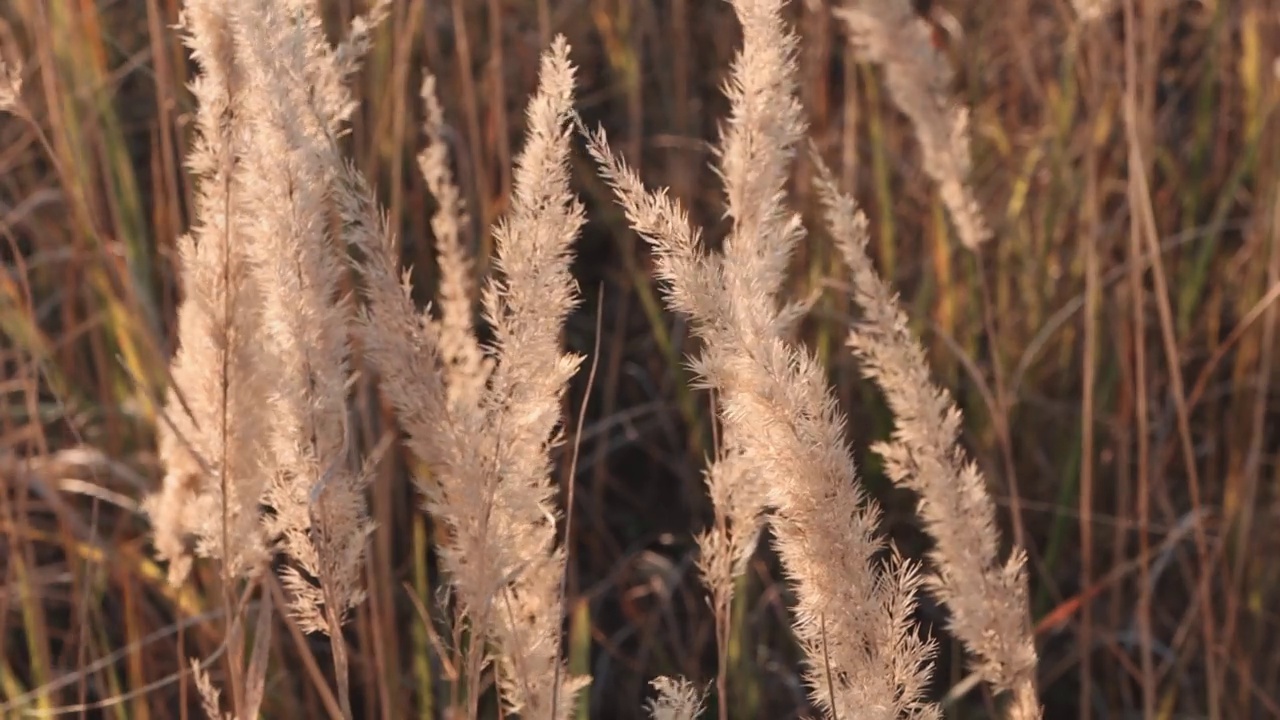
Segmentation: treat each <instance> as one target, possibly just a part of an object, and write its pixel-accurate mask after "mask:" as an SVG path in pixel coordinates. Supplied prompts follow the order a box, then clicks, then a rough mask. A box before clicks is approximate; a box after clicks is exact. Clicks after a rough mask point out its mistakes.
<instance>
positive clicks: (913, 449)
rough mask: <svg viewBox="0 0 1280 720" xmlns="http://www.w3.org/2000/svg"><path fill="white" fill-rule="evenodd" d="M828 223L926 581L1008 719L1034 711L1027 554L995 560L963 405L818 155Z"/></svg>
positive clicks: (853, 341) (855, 337) (890, 468)
mask: <svg viewBox="0 0 1280 720" xmlns="http://www.w3.org/2000/svg"><path fill="white" fill-rule="evenodd" d="M815 166H816V167H817V168H818V183H817V186H818V191H819V196H820V198H821V200H822V203H823V206H824V209H825V211H826V212H825V214H826V219H827V223H828V227H829V229H830V232H831V235H832V237H834V238H835V239H836V242H837V244H838V245H839V247H840V250H841V253H842V255H843V256H844V260H845V263H846V265H848V267H849V270H850V275H851V281H852V284H853V296H854V299H855V300H856V301H857V303H858V305H859V306H860V307H861V308H862V311H863V319H862V321H861V322H859V323H857V324H856V325H855V326H854V328H853V329H852V330H851V331H850V333H849V340H848V344H849V347H850V348H852V349H853V352H854V353H855V354H856V355H857V357H858V358H859V359H860V360H861V361H862V371H863V373H864V374H865V375H866V376H867V377H868V378H870V379H871V380H873V381H875V382H876V384H877V385H878V386H879V387H880V389H881V391H882V392H884V394H885V397H886V398H887V399H888V401H889V409H890V410H892V412H893V417H894V422H895V426H896V427H895V430H894V434H893V439H892V440H891V441H889V442H881V443H877V444H876V445H875V446H874V450H875V451H876V452H877V453H879V454H880V455H881V456H882V457H883V458H884V459H885V470H886V473H887V474H888V476H889V478H890V479H891V480H893V482H894V483H896V484H898V485H901V486H903V487H905V488H908V489H910V490H912V491H913V492H915V493H916V494H917V495H918V496H919V498H920V503H919V510H920V515H921V517H922V519H923V520H924V526H925V529H926V530H927V531H928V532H929V534H930V535H932V536H933V538H934V541H935V542H934V547H933V550H932V552H931V553H930V556H931V559H932V560H933V565H934V572H932V573H931V574H930V575H929V578H928V580H927V583H926V585H927V587H928V588H929V590H930V591H931V592H932V593H933V594H934V596H935V597H937V599H938V600H939V601H940V602H942V603H944V604H945V605H946V606H947V607H948V608H949V609H950V610H951V619H950V622H949V629H950V631H951V633H952V634H953V635H955V637H957V638H958V639H959V640H960V641H961V642H962V643H963V644H964V646H965V648H966V649H967V650H968V651H969V653H970V654H971V655H972V657H973V660H974V664H975V666H976V668H977V670H978V672H979V673H981V675H982V677H983V678H984V679H985V680H987V681H988V682H990V683H991V684H992V685H993V686H994V687H995V688H996V689H997V690H999V691H1002V692H1009V693H1012V695H1013V704H1012V706H1011V707H1010V710H1009V717H1011V718H1015V719H1016V720H1029V719H1031V718H1038V717H1040V708H1039V705H1038V701H1037V700H1036V693H1035V669H1036V648H1035V643H1034V640H1033V638H1032V634H1031V628H1030V625H1029V617H1030V610H1029V605H1028V598H1027V578H1026V557H1025V555H1024V553H1023V552H1022V550H1021V549H1016V550H1015V551H1014V552H1013V553H1012V554H1011V555H1010V556H1009V558H1008V559H1007V560H1005V561H1001V560H1000V559H999V539H1000V532H999V530H998V529H997V527H996V517H995V515H996V512H995V503H994V502H993V501H992V498H991V494H990V492H989V491H988V490H987V485H986V481H985V479H984V478H983V476H982V473H981V472H980V471H979V470H978V467H977V465H976V464H974V463H973V462H971V461H969V460H968V459H966V457H965V455H964V451H963V450H962V449H961V448H960V445H959V442H958V436H959V431H960V422H961V415H960V411H959V410H958V409H957V408H956V407H955V404H954V403H953V402H952V399H951V395H950V394H949V393H948V392H947V391H946V390H944V389H942V388H939V387H938V386H937V385H936V384H935V383H934V382H933V381H932V378H931V377H930V375H929V366H928V361H927V359H926V357H925V352H924V348H923V347H921V346H920V343H919V342H918V341H917V340H916V339H915V337H914V336H913V335H912V334H911V330H910V327H909V326H908V324H907V317H906V313H904V312H903V311H902V309H901V307H900V306H899V304H898V298H897V296H896V295H895V294H894V293H893V292H892V290H891V289H890V288H889V286H888V284H887V283H886V282H885V281H884V280H883V279H882V278H881V277H880V275H879V273H877V272H876V270H875V267H874V266H873V265H872V263H871V259H870V258H869V257H868V256H867V250H866V247H867V242H868V237H869V235H868V232H867V219H866V216H865V215H863V214H862V212H861V211H860V210H859V209H858V208H857V206H856V204H855V203H854V201H853V199H852V198H849V197H848V196H846V195H844V194H842V193H841V192H840V191H839V190H838V189H837V187H836V184H835V179H834V178H833V176H832V175H831V173H830V172H829V171H828V170H827V169H826V167H825V166H824V165H823V164H822V161H821V159H820V158H817V157H816V154H815Z"/></svg>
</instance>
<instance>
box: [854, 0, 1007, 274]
mask: <svg viewBox="0 0 1280 720" xmlns="http://www.w3.org/2000/svg"><path fill="white" fill-rule="evenodd" d="M836 13H837V14H838V15H839V16H840V17H841V18H842V19H843V20H844V23H845V26H846V27H847V28H848V30H849V35H850V40H851V43H852V45H853V48H854V50H855V51H856V52H857V53H858V54H859V55H860V56H861V57H862V58H863V59H864V60H868V61H870V62H874V63H876V64H878V65H880V66H881V67H883V68H884V78H885V84H886V85H887V86H888V88H889V94H890V96H891V97H892V98H893V101H894V103H896V104H897V106H898V108H899V109H901V110H902V112H903V113H904V114H905V115H906V116H907V118H908V119H910V120H911V124H912V126H913V127H914V128H915V135H916V139H917V140H919V142H920V149H921V151H922V153H923V156H924V170H925V172H926V173H927V174H928V175H929V177H931V178H933V180H934V182H936V183H938V191H939V192H940V193H941V195H942V202H943V205H945V206H946V208H947V212H948V213H949V214H950V215H951V221H952V223H954V224H955V227H956V232H957V233H959V235H960V242H961V243H963V244H964V246H965V247H967V248H969V249H970V250H972V249H975V248H977V247H978V246H979V245H981V244H982V243H984V242H986V241H987V240H989V239H990V238H991V230H990V228H989V227H988V226H987V222H986V219H985V217H984V216H983V212H982V207H981V206H980V205H979V204H978V201H977V199H976V198H975V197H974V196H973V189H972V187H971V185H970V183H969V173H970V170H971V167H970V166H971V162H970V158H969V110H968V108H966V107H964V106H963V105H960V104H959V103H957V102H956V101H955V100H954V99H953V98H952V90H951V83H952V78H953V75H954V73H953V71H952V70H951V65H950V64H949V61H948V60H947V58H946V56H945V55H943V54H942V52H941V51H939V50H938V48H937V47H936V46H935V45H934V44H933V42H932V40H931V38H930V35H931V30H930V28H929V26H928V24H927V23H926V22H925V21H924V20H923V19H922V18H921V17H920V16H919V15H917V14H916V12H915V9H914V8H912V6H911V2H910V1H909V0H849V2H847V3H846V4H845V5H844V6H843V7H841V8H838V9H837V10H836Z"/></svg>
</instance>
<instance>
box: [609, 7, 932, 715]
mask: <svg viewBox="0 0 1280 720" xmlns="http://www.w3.org/2000/svg"><path fill="white" fill-rule="evenodd" d="M781 6H782V3H781V2H778V1H777V0H738V1H737V2H734V8H735V10H736V12H737V14H738V17H739V20H740V21H741V23H742V26H743V48H742V51H741V53H740V54H739V55H738V57H737V58H736V59H735V61H734V63H733V67H732V70H731V79H730V81H729V87H728V91H727V92H728V95H729V98H730V102H731V112H730V120H729V122H728V124H727V128H726V131H725V133H724V137H723V139H722V141H721V144H720V149H719V153H718V157H719V159H720V163H719V170H720V174H721V177H722V178H723V180H724V184H725V191H726V196H727V198H728V215H729V217H730V218H731V219H732V220H733V228H732V230H731V232H730V235H729V237H728V238H727V239H726V241H725V246H724V252H723V254H722V255H706V254H703V252H702V251H701V250H700V248H699V247H698V233H697V232H696V231H694V230H692V229H691V228H690V227H689V225H688V219H687V216H686V215H685V214H684V213H683V211H681V210H680V209H679V208H678V206H677V205H676V204H675V203H674V202H673V201H671V200H670V199H669V198H668V197H667V196H666V194H665V192H649V191H647V190H646V189H645V188H644V186H643V184H642V183H641V181H640V179H639V177H637V176H636V174H635V173H634V172H633V171H631V170H630V169H629V168H628V167H627V166H626V164H625V163H624V162H623V161H622V160H621V159H620V158H618V157H617V156H616V155H615V154H614V153H613V152H612V151H611V150H610V148H609V147H608V143H607V140H606V138H605V137H604V134H603V133H593V134H590V136H589V147H590V149H591V152H592V154H593V156H594V157H595V158H596V160H597V163H598V164H599V167H600V171H601V174H602V175H603V176H604V178H605V179H606V181H607V182H608V183H609V184H610V185H611V186H612V188H613V189H614V193H615V197H616V199H617V201H618V202H619V204H620V205H621V206H622V208H623V210H624V211H625V213H626V215H627V218H628V220H629V221H630V222H631V225H632V227H633V228H634V229H635V230H636V232H638V233H639V234H640V235H641V236H642V237H643V238H645V240H646V241H647V242H648V243H649V244H650V245H651V247H652V249H653V251H654V255H655V263H656V266H657V274H658V277H659V278H660V279H661V280H662V281H663V283H664V286H665V287H664V294H665V297H666V300H667V304H668V306H669V307H670V308H672V309H673V310H676V311H678V312H681V313H684V314H686V315H688V316H689V317H690V318H691V320H692V321H693V326H694V332H695V333H696V334H697V335H698V336H699V337H700V338H701V339H702V341H703V344H704V349H703V352H702V354H701V356H700V357H699V358H698V359H697V360H695V361H694V363H693V366H694V369H695V371H696V372H697V374H698V375H699V376H700V377H701V378H702V379H703V381H704V382H705V383H706V384H707V385H708V386H710V387H712V388H713V389H715V390H716V391H717V393H718V395H719V402H718V406H719V407H718V409H719V415H720V420H721V422H722V424H723V426H724V428H725V433H724V434H725V436H726V438H729V439H730V440H726V445H727V446H728V447H730V448H731V449H735V450H736V451H738V452H740V454H739V455H735V456H731V457H734V460H733V461H734V462H735V463H741V469H740V470H735V471H734V472H732V473H726V474H725V475H726V477H727V478H732V479H734V480H735V481H737V482H744V483H749V484H750V483H754V484H756V489H755V490H754V491H755V492H760V493H762V494H763V497H764V499H765V502H766V503H767V504H768V505H769V506H771V507H772V508H773V513H772V515H771V516H770V525H771V527H772V528H773V531H774V536H775V547H776V549H777V551H778V553H779V555H780V556H781V558H782V561H783V564H784V567H785V569H786V573H787V576H788V578H789V579H790V580H791V581H792V583H793V586H794V590H795V593H796V608H795V612H794V621H793V627H794V629H795V632H796V635H797V637H798V638H799V640H800V642H801V643H802V645H803V646H804V648H805V650H806V651H807V654H808V663H807V665H808V667H807V670H806V674H805V677H806V680H807V683H808V685H809V687H810V694H811V697H812V698H813V700H814V701H815V702H816V703H817V704H818V705H819V706H820V707H822V709H823V710H824V712H825V714H826V715H827V716H828V717H871V718H886V719H888V718H897V717H936V716H937V715H938V710H937V708H936V706H934V705H932V704H930V703H928V702H926V701H925V700H923V692H924V689H925V684H926V681H927V679H928V676H929V666H930V658H931V656H932V653H933V645H932V643H931V642H928V641H925V640H923V639H921V638H920V637H919V636H918V635H916V633H915V624H914V620H913V612H914V608H915V600H914V595H915V592H916V589H917V587H918V586H919V584H920V580H921V578H920V575H919V572H918V570H917V568H916V567H915V565H913V564H911V563H909V562H907V561H905V560H902V559H900V558H899V557H898V556H897V555H896V553H895V554H893V555H891V556H890V558H889V560H888V561H887V562H881V561H880V560H878V556H879V555H880V553H881V552H882V551H883V550H884V549H885V544H884V542H883V540H882V539H881V538H880V536H879V534H878V530H877V525H878V521H879V510H878V509H877V507H876V505H875V503H874V502H873V501H872V500H871V499H870V498H868V497H867V496H866V495H865V493H864V491H863V490H862V488H861V486H860V483H859V481H858V478H857V473H856V470H855V467H854V464H853V461H852V458H851V457H850V453H849V449H848V447H847V446H846V444H845V439H844V422H845V420H844V416H843V414H841V413H840V411H839V410H838V408H837V407H836V403H835V399H834V398H833V397H832V395H831V393H830V390H829V388H828V387H827V384H826V378H825V372H824V370H823V369H822V367H821V366H820V365H819V363H818V362H817V360H816V359H815V358H814V357H813V356H812V355H811V354H810V353H808V352H807V351H806V350H804V349H802V348H799V347H796V346H793V345H792V344H791V343H790V342H788V340H787V339H786V336H787V332H786V331H787V329H788V328H789V326H790V325H791V324H792V323H793V322H794V321H795V319H797V318H798V317H799V316H800V315H801V314H802V313H801V311H802V309H803V306H798V305H794V304H791V305H788V304H783V303H781V302H780V300H779V293H780V290H781V287H782V283H783V278H784V273H785V270H786V268H787V264H788V262H789V260H790V258H791V255H792V253H793V251H794V248H795V247H796V245H797V243H798V242H799V241H800V240H801V239H802V238H803V237H804V229H803V226H802V224H801V222H800V219H799V217H798V216H797V215H796V214H795V213H793V212H790V211H788V210H787V209H786V208H785V206H784V203H783V200H784V198H785V182H786V178H787V175H788V171H789V167H790V164H791V162H792V160H793V156H794V152H795V145H796V143H797V142H799V140H800V139H801V138H802V137H803V135H804V132H805V125H804V122H803V120H802V117H801V109H800V106H799V103H798V101H797V99H796V91H795V88H796V84H795V74H796V62H795V47H796V38H795V36H794V35H793V34H791V33H790V32H789V31H788V30H787V29H786V27H785V25H784V23H783V20H782V18H781ZM710 477H711V478H712V479H714V478H715V477H716V474H715V473H711V474H710ZM714 493H715V491H714V490H713V494H714ZM733 520H734V521H735V523H741V524H742V525H743V526H745V527H749V526H750V522H751V521H750V518H741V519H739V518H733ZM702 549H703V552H704V553H705V552H712V553H714V552H717V547H716V546H715V545H714V544H713V545H709V546H707V547H704V548H702Z"/></svg>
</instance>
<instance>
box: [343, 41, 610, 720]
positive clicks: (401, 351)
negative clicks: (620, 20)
mask: <svg viewBox="0 0 1280 720" xmlns="http://www.w3.org/2000/svg"><path fill="white" fill-rule="evenodd" d="M573 76H574V69H573V66H572V65H571V64H570V62H569V47H568V44H567V43H566V42H565V40H564V39H563V38H557V39H556V40H555V42H554V43H553V44H552V47H551V49H550V50H549V51H548V52H547V53H546V54H545V55H544V57H543V59H542V64H541V68H540V73H539V86H538V90H537V92H536V93H535V95H534V97H533V100H532V101H531V103H530V105H529V108H528V110H527V118H528V126H529V130H528V135H527V139H526V142H525V147H524V149H523V150H522V151H521V153H520V155H519V157H518V159H517V162H516V168H515V173H514V188H513V200H512V206H511V210H510V213H509V214H508V216H507V217H506V218H505V219H504V220H502V221H501V223H500V224H499V225H498V227H497V228H495V231H494V237H495V240H496V258H495V267H496V268H497V270H498V273H499V277H496V278H493V279H491V280H490V281H489V282H488V283H487V284H486V285H485V288H484V291H483V294H482V297H483V307H484V317H485V320H486V321H487V322H488V323H489V324H490V325H491V326H492V328H493V331H494V335H495V337H496V340H495V342H494V344H493V347H492V348H491V352H492V356H493V361H494V364H493V369H492V372H491V374H489V376H488V377H487V378H486V380H487V382H480V383H475V384H474V386H473V387H475V388H477V389H478V390H479V391H478V392H473V391H465V390H459V389H455V390H454V391H453V392H452V393H451V392H450V386H451V385H452V386H453V387H455V388H457V384H458V383H460V382H461V383H468V384H471V383H474V381H475V379H474V378H467V377H465V376H461V377H460V376H459V375H458V374H457V373H456V372H445V366H446V362H445V361H446V351H445V339H444V335H445V334H446V333H448V332H450V323H449V322H448V321H447V316H446V322H444V323H435V322H433V321H432V320H431V319H430V318H429V317H424V316H422V315H421V314H419V313H418V312H417V311H416V309H415V308H414V307H413V305H412V302H411V301H410V300H409V297H408V294H407V293H408V287H407V285H405V284H402V283H401V281H400V280H399V279H398V275H399V272H398V270H397V263H396V260H395V257H394V255H393V254H392V253H391V250H392V248H393V247H394V243H393V242H392V241H391V240H390V237H391V236H390V233H387V232H385V231H384V232H383V233H381V234H379V235H373V234H368V235H365V236H362V238H361V239H360V241H359V242H358V243H357V244H358V245H359V246H360V247H361V249H362V250H363V252H364V253H365V254H366V256H367V260H366V261H365V262H364V263H362V265H361V273H362V275H363V276H364V278H365V285H366V288H367V294H368V306H367V308H366V310H365V312H364V315H363V329H364V330H363V334H362V337H363V340H364V346H365V348H366V351H367V353H368V356H369V358H370V360H371V361H372V363H373V365H374V366H375V367H376V368H377V369H378V371H379V372H380V373H381V376H382V387H383V390H384V393H385V395H386V396H387V397H388V398H389V399H390V400H391V402H392V404H393V405H394V406H395V408H396V410H397V412H398V414H399V417H400V421H401V423H402V425H403V426H404V428H405V430H406V432H407V433H408V435H409V447H410V448H411V449H412V450H413V451H414V453H415V454H416V455H417V456H418V457H419V458H421V459H422V460H423V461H424V462H425V463H426V464H427V466H428V467H429V468H430V469H431V471H432V477H430V478H419V488H420V489H421V490H422V492H423V495H424V496H425V497H426V500H427V508H428V509H429V510H430V511H431V512H432V513H433V515H435V516H436V517H437V518H439V519H440V520H441V521H442V522H444V523H445V524H446V525H447V526H448V527H449V530H450V540H449V542H448V543H447V544H446V546H445V547H443V548H442V549H441V558H442V562H443V563H444V566H445V568H446V569H447V570H448V572H449V574H450V581H451V583H452V585H453V587H454V588H455V590H456V591H457V594H458V598H459V600H460V603H461V605H462V612H463V613H464V616H465V618H466V619H467V620H468V621H469V622H470V624H471V627H472V630H473V632H474V633H475V635H476V636H478V637H481V638H489V639H491V640H492V641H493V642H494V643H495V645H496V646H497V647H498V648H499V650H500V651H499V652H498V653H497V654H496V662H497V664H498V666H499V668H498V669H499V682H500V686H501V691H502V693H501V694H502V699H503V703H504V705H505V706H506V707H507V708H508V710H509V711H511V712H518V713H520V714H521V715H522V717H527V718H536V719H546V720H551V718H568V717H569V716H570V715H571V712H572V708H573V705H574V701H573V697H574V695H575V694H576V693H577V692H578V691H579V690H580V689H581V688H582V687H583V686H584V685H585V683H586V679H585V678H578V677H571V676H570V675H569V674H568V673H567V671H566V670H565V669H564V667H563V663H562V659H561V654H560V623H561V618H562V617H563V609H562V607H561V600H560V597H559V585H560V578H561V576H562V575H563V573H564V562H565V558H564V551H563V550H562V549H559V548H557V547H556V519H557V515H558V511H557V510H556V509H555V505H554V486H553V484H552V481H551V475H550V473H551V469H552V468H551V461H550V454H549V453H550V451H551V449H552V448H553V447H554V446H555V445H556V444H557V443H558V442H560V436H559V434H558V433H557V427H558V425H559V423H560V402H561V398H562V397H563V394H564V392H565V388H566V385H567V383H568V380H569V378H570V377H572V375H573V374H574V373H575V372H576V371H577V369H578V366H579V365H580V363H581V358H580V357H577V356H574V355H566V354H563V353H562V352H561V351H560V333H561V330H562V328H563V325H564V321H565V318H566V316H567V315H568V313H569V312H570V310H572V308H573V307H574V305H576V303H577V302H578V294H577V289H576V287H575V284H574V282H573V279H572V277H571V276H570V274H569V264H570V261H571V259H572V247H573V243H574V240H575V238H576V236H577V233H578V231H579V229H580V228H581V226H582V223H583V221H584V216H583V209H582V206H581V204H580V203H579V202H578V200H577V199H576V198H575V197H574V195H573V193H572V191H571V189H570V187H569V166H568V158H569V140H570V137H571V131H570V126H569V120H570V117H571V116H572V104H573V83H574V77H573ZM442 255H445V256H446V257H445V260H446V262H449V261H450V260H449V258H448V257H447V252H446V253H442ZM456 302H457V303H458V307H459V308H460V307H461V299H460V296H459V299H458V300H457V301H456ZM458 312H459V314H461V310H459V311H458ZM461 324H462V323H454V324H453V327H454V328H455V329H456V328H457V327H460V326H461ZM448 365H450V366H452V367H455V369H456V366H457V364H456V363H448ZM472 367H477V365H472ZM473 395H474V397H472V396H473ZM451 396H452V400H451ZM468 400H469V401H468ZM488 661H489V658H488V657H487V656H485V657H481V656H479V655H478V654H476V653H475V652H473V653H472V656H471V657H470V658H469V660H468V665H469V670H470V673H469V674H470V678H471V682H473V683H474V682H476V677H477V676H478V674H479V671H480V670H481V669H482V666H483V665H484V664H486V663H487V662H488ZM473 695H474V693H473ZM472 702H473V706H472V708H471V712H472V715H474V711H475V706H474V699H473V701H472Z"/></svg>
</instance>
